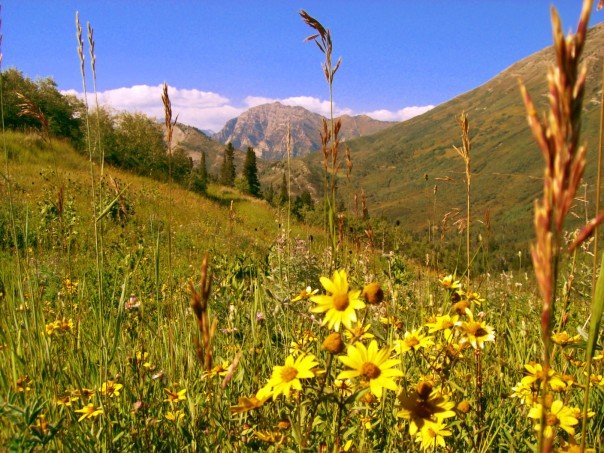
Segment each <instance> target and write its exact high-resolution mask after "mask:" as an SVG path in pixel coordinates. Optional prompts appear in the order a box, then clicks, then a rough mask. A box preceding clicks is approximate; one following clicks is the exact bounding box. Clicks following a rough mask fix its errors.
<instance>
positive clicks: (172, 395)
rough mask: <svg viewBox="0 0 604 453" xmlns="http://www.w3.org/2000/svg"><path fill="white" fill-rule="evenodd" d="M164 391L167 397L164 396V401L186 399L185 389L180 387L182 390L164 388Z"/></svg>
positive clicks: (176, 401) (173, 401)
mask: <svg viewBox="0 0 604 453" xmlns="http://www.w3.org/2000/svg"><path fill="white" fill-rule="evenodd" d="M164 391H165V392H166V393H167V394H168V398H166V399H165V400H164V401H165V402H166V403H170V404H173V403H178V402H179V401H184V400H186V399H187V397H186V395H185V393H187V389H182V390H178V391H174V390H170V389H164Z"/></svg>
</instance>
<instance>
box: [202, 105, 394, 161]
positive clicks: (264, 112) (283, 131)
mask: <svg viewBox="0 0 604 453" xmlns="http://www.w3.org/2000/svg"><path fill="white" fill-rule="evenodd" d="M323 119H324V117H323V116H321V115H319V114H318V113H313V112H311V111H309V110H307V109H305V108H304V107H301V106H293V105H287V104H283V103H281V102H279V101H275V102H271V103H268V104H262V105H257V106H255V107H252V108H250V109H249V110H246V111H245V112H243V113H242V114H241V115H240V116H239V117H237V118H233V119H231V120H229V121H228V122H227V124H226V125H225V126H224V128H223V129H222V130H221V131H220V132H218V133H217V134H215V135H214V138H215V139H216V140H218V141H219V142H221V143H228V142H231V143H232V144H233V145H234V146H235V147H236V148H239V149H243V148H246V147H248V146H251V147H252V148H254V150H255V151H256V154H257V155H258V156H259V157H262V158H264V159H273V160H278V159H283V158H284V157H286V156H287V128H288V126H289V127H290V130H291V135H292V156H294V157H295V156H304V155H306V154H309V153H312V152H315V151H318V150H319V149H320V147H321V140H320V135H319V131H320V130H321V127H322V122H323ZM340 119H341V120H342V128H341V132H340V135H341V137H342V138H343V139H351V138H354V137H360V136H364V135H368V134H372V133H375V132H378V131H381V130H382V129H385V128H387V127H388V126H391V125H392V124H394V123H391V122H386V121H378V120H374V119H373V118H370V117H368V116H367V115H358V116H350V115H342V116H341V117H340Z"/></svg>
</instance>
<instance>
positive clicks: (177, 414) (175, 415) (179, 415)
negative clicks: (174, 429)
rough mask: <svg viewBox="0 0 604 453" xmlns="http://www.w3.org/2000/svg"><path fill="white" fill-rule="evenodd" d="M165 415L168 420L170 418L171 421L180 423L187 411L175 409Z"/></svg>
mask: <svg viewBox="0 0 604 453" xmlns="http://www.w3.org/2000/svg"><path fill="white" fill-rule="evenodd" d="M165 417H166V420H170V421H171V422H174V423H178V422H179V421H181V420H182V419H183V418H184V417H185V413H184V411H183V410H178V411H174V412H171V411H168V412H167V413H166V415H165Z"/></svg>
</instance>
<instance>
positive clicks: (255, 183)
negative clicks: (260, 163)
mask: <svg viewBox="0 0 604 453" xmlns="http://www.w3.org/2000/svg"><path fill="white" fill-rule="evenodd" d="M243 177H244V178H245V182H246V186H247V192H248V193H249V194H250V195H253V196H255V197H258V196H260V180H259V179H258V167H257V166H256V153H255V152H254V149H253V148H251V147H248V149H247V152H246V154H245V163H244V164H243Z"/></svg>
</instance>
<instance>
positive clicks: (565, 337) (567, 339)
mask: <svg viewBox="0 0 604 453" xmlns="http://www.w3.org/2000/svg"><path fill="white" fill-rule="evenodd" d="M581 340H582V339H581V335H575V336H574V337H571V336H570V335H569V334H568V332H566V331H564V332H558V333H553V334H552V341H553V342H554V343H556V344H558V345H560V346H568V345H570V344H577V343H580V342H581Z"/></svg>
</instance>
